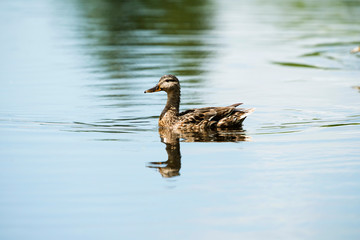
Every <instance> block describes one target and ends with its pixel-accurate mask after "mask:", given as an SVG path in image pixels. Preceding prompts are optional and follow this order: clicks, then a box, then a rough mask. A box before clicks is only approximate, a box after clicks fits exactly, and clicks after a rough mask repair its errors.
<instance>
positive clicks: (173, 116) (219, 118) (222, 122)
mask: <svg viewBox="0 0 360 240" xmlns="http://www.w3.org/2000/svg"><path fill="white" fill-rule="evenodd" d="M158 91H165V92H166V93H167V96H168V99H167V103H166V105H165V108H164V110H163V111H162V113H161V115H160V118H159V126H160V127H164V128H172V129H184V130H194V131H197V130H203V129H217V128H232V129H233V128H240V127H241V126H242V123H243V121H244V120H245V118H246V117H247V116H248V115H249V114H250V113H252V112H253V111H254V108H250V109H243V108H236V107H237V106H239V105H240V104H241V103H236V104H233V105H230V106H227V107H205V108H195V109H189V110H187V111H184V112H181V113H179V105H180V82H179V80H178V79H177V78H176V77H175V76H174V75H164V76H162V77H161V78H160V80H159V82H158V83H157V84H156V86H155V87H153V88H150V89H148V90H146V91H145V93H151V92H158Z"/></svg>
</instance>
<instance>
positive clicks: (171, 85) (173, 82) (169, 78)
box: [144, 75, 180, 93]
mask: <svg viewBox="0 0 360 240" xmlns="http://www.w3.org/2000/svg"><path fill="white" fill-rule="evenodd" d="M176 90H177V91H179V90H180V82H179V80H178V79H177V77H175V76H174V75H164V76H162V77H161V78H160V80H159V82H158V83H157V84H156V85H155V87H153V88H150V89H148V90H145V91H144V93H153V92H159V91H165V92H167V93H168V92H172V91H176Z"/></svg>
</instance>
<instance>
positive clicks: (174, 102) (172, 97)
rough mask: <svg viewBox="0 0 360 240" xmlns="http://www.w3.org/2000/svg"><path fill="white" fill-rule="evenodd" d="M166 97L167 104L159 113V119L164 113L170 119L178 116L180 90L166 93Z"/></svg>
mask: <svg viewBox="0 0 360 240" xmlns="http://www.w3.org/2000/svg"><path fill="white" fill-rule="evenodd" d="M167 97H168V98H167V102H166V105H165V108H164V110H163V111H162V113H161V116H160V119H161V118H162V117H164V115H165V113H169V114H170V115H171V116H172V117H177V116H178V115H179V106H180V90H174V91H171V92H168V93H167Z"/></svg>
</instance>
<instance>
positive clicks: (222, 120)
mask: <svg viewBox="0 0 360 240" xmlns="http://www.w3.org/2000/svg"><path fill="white" fill-rule="evenodd" d="M240 104H241V103H236V104H232V105H230V106H227V107H205V108H194V109H189V110H187V111H184V112H181V113H180V114H179V122H178V124H179V125H178V126H179V127H180V128H190V129H194V128H200V129H204V128H236V127H239V126H241V124H242V122H243V121H244V119H245V117H246V116H247V115H248V114H249V113H248V112H249V111H248V110H247V109H239V108H236V107H237V106H239V105H240ZM252 111H253V110H252ZM252 111H251V112H252Z"/></svg>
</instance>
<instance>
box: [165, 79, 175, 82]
mask: <svg viewBox="0 0 360 240" xmlns="http://www.w3.org/2000/svg"><path fill="white" fill-rule="evenodd" d="M165 82H175V80H173V79H166V80H165Z"/></svg>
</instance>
